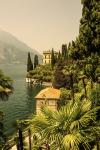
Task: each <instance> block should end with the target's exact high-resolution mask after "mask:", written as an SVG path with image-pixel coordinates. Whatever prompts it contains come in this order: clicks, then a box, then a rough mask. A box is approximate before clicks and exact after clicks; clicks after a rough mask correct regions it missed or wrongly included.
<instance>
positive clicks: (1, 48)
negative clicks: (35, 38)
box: [0, 30, 41, 64]
mask: <svg viewBox="0 0 100 150" xmlns="http://www.w3.org/2000/svg"><path fill="white" fill-rule="evenodd" d="M28 52H30V54H31V58H32V60H33V59H34V55H35V54H37V55H38V56H39V59H40V61H41V55H40V53H39V52H38V51H36V50H33V49H32V48H30V47H29V46H27V45H26V44H25V43H23V42H21V41H20V40H18V39H17V38H16V37H14V36H13V35H11V34H10V33H8V32H5V31H1V30H0V64H4V63H5V64H7V63H8V64H9V63H14V64H15V63H23V64H26V63H27V56H28Z"/></svg>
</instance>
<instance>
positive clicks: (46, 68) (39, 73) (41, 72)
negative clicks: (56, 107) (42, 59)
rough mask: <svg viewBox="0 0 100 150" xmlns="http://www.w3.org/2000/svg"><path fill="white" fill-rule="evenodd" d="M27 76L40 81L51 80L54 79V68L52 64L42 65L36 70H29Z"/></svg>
mask: <svg viewBox="0 0 100 150" xmlns="http://www.w3.org/2000/svg"><path fill="white" fill-rule="evenodd" d="M27 77H29V78H33V79H37V80H38V81H40V82H43V81H45V82H51V81H52V79H53V70H52V67H51V65H40V66H38V67H36V68H35V69H34V70H32V71H29V74H27Z"/></svg>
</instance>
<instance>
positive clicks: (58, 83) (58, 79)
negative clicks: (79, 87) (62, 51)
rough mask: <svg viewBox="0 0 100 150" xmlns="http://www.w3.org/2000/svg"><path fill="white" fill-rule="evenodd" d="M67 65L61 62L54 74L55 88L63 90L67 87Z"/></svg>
mask: <svg viewBox="0 0 100 150" xmlns="http://www.w3.org/2000/svg"><path fill="white" fill-rule="evenodd" d="M64 66H65V63H64V61H63V60H59V61H58V63H57V65H56V68H55V72H54V81H53V87H54V88H57V89H59V88H61V87H66V76H65V75H64V73H63V69H64Z"/></svg>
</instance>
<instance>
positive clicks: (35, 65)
mask: <svg viewBox="0 0 100 150" xmlns="http://www.w3.org/2000/svg"><path fill="white" fill-rule="evenodd" d="M38 64H39V60H38V55H35V56H34V68H36V67H37V66H38Z"/></svg>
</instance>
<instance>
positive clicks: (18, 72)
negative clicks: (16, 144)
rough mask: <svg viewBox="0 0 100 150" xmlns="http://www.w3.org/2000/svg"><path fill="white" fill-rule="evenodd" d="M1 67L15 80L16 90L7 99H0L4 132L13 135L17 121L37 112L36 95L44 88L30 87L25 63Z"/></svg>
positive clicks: (0, 67) (0, 66)
mask: <svg viewBox="0 0 100 150" xmlns="http://www.w3.org/2000/svg"><path fill="white" fill-rule="evenodd" d="M0 69H2V70H3V71H4V73H5V74H6V75H8V76H10V77H11V78H12V79H13V80H14V83H13V85H14V92H13V94H11V95H10V97H9V99H8V100H7V101H0V111H3V112H4V132H5V134H6V135H11V134H12V133H14V132H15V122H16V120H18V119H27V118H28V117H29V116H30V115H31V114H32V113H34V112H35V109H36V103H35V99H34V96H35V95H36V94H37V93H38V92H39V91H40V90H41V89H42V87H40V86H36V87H30V86H28V84H27V83H26V82H25V76H26V66H25V65H0Z"/></svg>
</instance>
